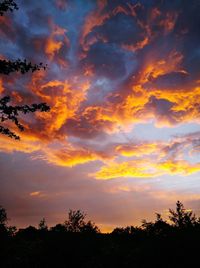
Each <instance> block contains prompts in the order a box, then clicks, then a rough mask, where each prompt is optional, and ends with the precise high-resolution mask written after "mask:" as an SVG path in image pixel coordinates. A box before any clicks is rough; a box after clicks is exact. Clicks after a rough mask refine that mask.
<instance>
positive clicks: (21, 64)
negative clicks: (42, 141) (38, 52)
mask: <svg viewBox="0 0 200 268" xmlns="http://www.w3.org/2000/svg"><path fill="white" fill-rule="evenodd" d="M15 9H18V6H17V4H16V3H15V1H13V0H4V1H3V2H1V3H0V15H1V16H3V15H4V13H5V12H7V11H13V10H15ZM40 69H46V66H45V65H43V63H39V64H33V63H31V62H30V61H27V60H26V59H24V60H21V59H18V60H15V61H11V60H7V59H0V74H1V75H9V74H10V73H13V72H20V73H21V74H25V73H27V72H29V71H31V72H35V71H39V70H40ZM10 102H11V98H10V96H4V97H2V98H1V99H0V122H1V124H0V134H3V135H6V136H8V137H10V138H14V139H16V140H19V139H20V137H19V135H17V134H16V133H15V132H14V131H13V130H11V129H10V123H14V125H15V126H16V127H17V129H18V130H20V131H23V130H24V126H23V125H22V124H21V123H20V122H19V116H20V114H27V113H34V112H36V111H40V112H47V111H49V110H50V107H49V106H48V105H47V104H46V103H39V104H36V103H34V104H31V105H27V104H25V105H12V104H9V103H10ZM5 123H8V124H7V125H5ZM2 124H3V125H2Z"/></svg>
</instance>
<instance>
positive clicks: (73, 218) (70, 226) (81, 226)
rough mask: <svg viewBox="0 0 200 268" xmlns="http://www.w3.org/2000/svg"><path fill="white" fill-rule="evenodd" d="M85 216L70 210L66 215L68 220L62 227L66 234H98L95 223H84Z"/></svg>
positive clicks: (77, 211)
mask: <svg viewBox="0 0 200 268" xmlns="http://www.w3.org/2000/svg"><path fill="white" fill-rule="evenodd" d="M85 217H86V214H85V213H84V212H82V211H80V210H70V211H69V213H68V220H67V221H65V223H64V225H65V228H66V230H67V231H68V232H88V233H92V232H93V233H97V232H100V230H99V228H98V227H97V226H96V225H95V223H93V222H91V221H88V222H85Z"/></svg>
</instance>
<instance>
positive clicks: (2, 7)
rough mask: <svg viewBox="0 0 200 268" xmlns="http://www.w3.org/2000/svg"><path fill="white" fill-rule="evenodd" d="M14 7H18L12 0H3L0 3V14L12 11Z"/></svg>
mask: <svg viewBox="0 0 200 268" xmlns="http://www.w3.org/2000/svg"><path fill="white" fill-rule="evenodd" d="M14 9H18V6H17V4H16V3H15V1H13V0H4V1H2V2H1V3H0V16H3V14H4V13H5V12H7V11H11V12H12V11H13V10H14Z"/></svg>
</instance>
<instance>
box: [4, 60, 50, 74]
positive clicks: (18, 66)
mask: <svg viewBox="0 0 200 268" xmlns="http://www.w3.org/2000/svg"><path fill="white" fill-rule="evenodd" d="M41 68H42V69H44V70H45V69H46V66H44V65H43V64H42V63H40V64H32V63H31V62H28V61H27V60H26V59H25V60H23V61H22V60H20V59H18V60H16V61H10V60H0V74H5V75H9V74H10V73H13V72H21V74H25V73H27V72H29V71H32V72H35V71H39V70H40V69H41Z"/></svg>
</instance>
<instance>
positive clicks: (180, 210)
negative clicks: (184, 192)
mask: <svg viewBox="0 0 200 268" xmlns="http://www.w3.org/2000/svg"><path fill="white" fill-rule="evenodd" d="M169 213H170V215H169V219H170V220H171V221H172V223H173V224H174V226H176V227H178V228H183V227H190V226H192V225H195V224H196V223H197V222H198V220H197V218H196V216H195V214H193V212H192V211H187V210H186V209H185V208H184V206H183V204H182V203H181V202H180V201H177V203H176V210H173V209H169Z"/></svg>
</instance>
